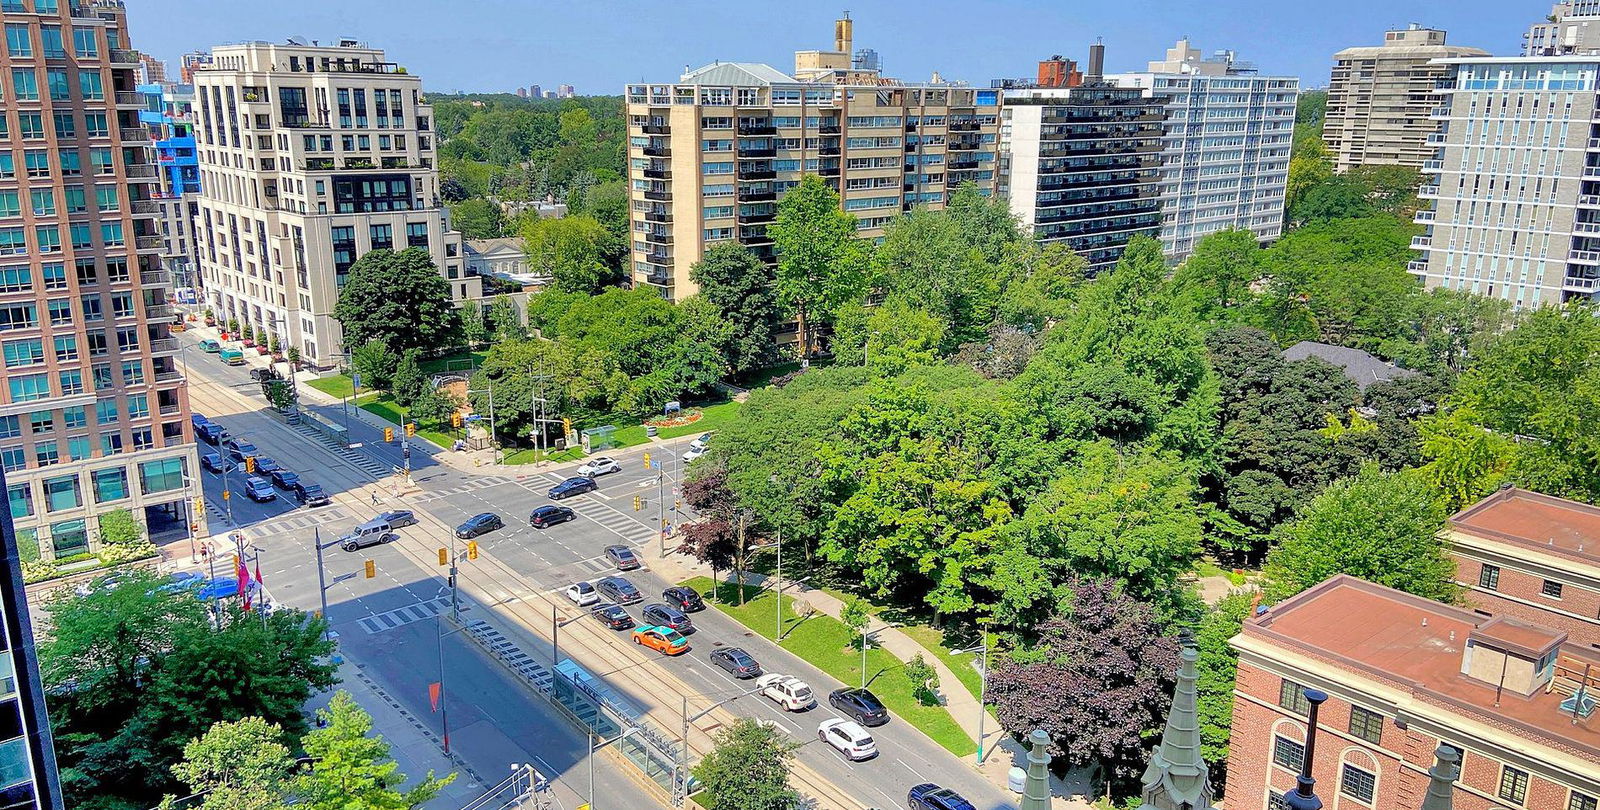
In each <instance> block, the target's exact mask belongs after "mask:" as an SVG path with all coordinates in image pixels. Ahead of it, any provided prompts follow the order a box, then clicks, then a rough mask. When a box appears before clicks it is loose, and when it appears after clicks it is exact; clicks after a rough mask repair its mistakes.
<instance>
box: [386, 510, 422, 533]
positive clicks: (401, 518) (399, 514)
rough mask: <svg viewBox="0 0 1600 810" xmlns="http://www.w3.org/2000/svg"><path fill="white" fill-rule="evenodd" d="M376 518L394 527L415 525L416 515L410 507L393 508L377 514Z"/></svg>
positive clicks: (401, 527)
mask: <svg viewBox="0 0 1600 810" xmlns="http://www.w3.org/2000/svg"><path fill="white" fill-rule="evenodd" d="M378 519H379V520H381V521H383V522H384V523H387V524H389V525H390V526H392V527H394V528H396V529H403V528H405V527H406V526H415V525H417V516H416V515H415V514H413V513H412V511H411V510H410V509H395V510H392V511H389V512H384V513H383V514H381V515H379V516H378Z"/></svg>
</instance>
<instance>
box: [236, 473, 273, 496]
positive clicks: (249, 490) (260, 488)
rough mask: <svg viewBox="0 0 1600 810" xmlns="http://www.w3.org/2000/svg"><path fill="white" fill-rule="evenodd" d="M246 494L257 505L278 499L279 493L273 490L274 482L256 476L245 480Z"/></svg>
mask: <svg viewBox="0 0 1600 810" xmlns="http://www.w3.org/2000/svg"><path fill="white" fill-rule="evenodd" d="M244 494H246V495H248V496H250V500H252V501H255V502H256V503H265V502H266V501H275V500H277V499H278V493H276V492H274V491H273V490H272V482H271V481H268V480H267V479H265V478H259V477H257V476H254V475H252V476H250V477H249V478H246V479H244Z"/></svg>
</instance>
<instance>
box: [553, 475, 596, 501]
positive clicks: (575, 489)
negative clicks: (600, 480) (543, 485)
mask: <svg viewBox="0 0 1600 810" xmlns="http://www.w3.org/2000/svg"><path fill="white" fill-rule="evenodd" d="M599 488H600V485H599V484H596V483H595V482H594V479H593V478H585V477H583V476H581V475H580V476H576V477H574V478H568V479H567V480H565V481H562V482H561V483H559V484H556V485H555V486H553V487H551V488H550V491H549V492H547V493H545V494H546V495H549V496H550V500H552V501H559V500H561V499H562V498H570V497H572V496H574V495H582V494H583V493H585V492H593V491H595V490H597V489H599Z"/></svg>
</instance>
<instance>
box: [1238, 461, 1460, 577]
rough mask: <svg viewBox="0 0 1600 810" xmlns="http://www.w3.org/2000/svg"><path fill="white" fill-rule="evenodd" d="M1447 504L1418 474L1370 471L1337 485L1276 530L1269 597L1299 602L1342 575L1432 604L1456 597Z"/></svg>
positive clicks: (1269, 567) (1267, 569)
mask: <svg viewBox="0 0 1600 810" xmlns="http://www.w3.org/2000/svg"><path fill="white" fill-rule="evenodd" d="M1444 520H1445V511H1444V505H1443V503H1442V501H1441V500H1440V498H1439V497H1438V494H1437V493H1436V491H1435V490H1434V489H1433V487H1432V486H1431V485H1430V484H1429V483H1428V481H1427V480H1426V478H1425V477H1424V476H1422V475H1420V474H1418V473H1417V472H1415V471H1405V472H1399V473H1385V472H1381V471H1379V470H1378V469H1377V468H1376V467H1375V466H1372V465H1368V466H1366V467H1363V468H1362V469H1361V472H1360V473H1359V474H1358V475H1356V476H1355V477H1354V478H1346V479H1342V480H1339V481H1336V482H1334V483H1333V484H1332V485H1330V486H1329V487H1328V488H1327V489H1326V490H1324V491H1323V493H1322V494H1321V495H1318V496H1317V497H1316V498H1315V499H1314V500H1312V501H1311V503H1310V504H1308V505H1307V506H1306V508H1305V509H1303V510H1301V511H1300V512H1299V513H1298V514H1297V515H1296V517H1295V520H1294V521H1293V522H1291V523H1286V524H1284V525H1282V526H1280V527H1279V528H1278V529H1277V531H1275V532H1274V539H1275V540H1276V544H1275V545H1276V547H1275V548H1273V550H1272V551H1271V553H1269V554H1268V555H1267V564H1266V567H1265V573H1266V575H1267V578H1268V581H1269V584H1268V587H1267V595H1268V597H1269V598H1271V599H1273V600H1278V599H1283V598H1286V597H1288V596H1292V595H1294V594H1296V593H1299V592H1300V591H1303V590H1305V589H1306V588H1309V587H1311V586H1312V585H1315V584H1317V583H1319V582H1321V581H1323V580H1325V579H1327V578H1329V577H1331V576H1334V575H1336V574H1350V575H1352V576H1356V577H1360V578H1362V579H1366V580H1370V581H1372V582H1376V583H1378V584H1380V585H1387V586H1389V587H1391V588H1398V589H1400V590H1402V591H1406V592H1408V593H1414V594H1416V595H1418V596H1423V597H1427V598H1429V599H1440V600H1444V601H1450V600H1451V599H1453V598H1454V597H1455V586H1454V584H1453V583H1452V580H1453V578H1454V575H1455V563H1454V562H1453V561H1452V560H1451V559H1450V556H1449V554H1447V553H1446V549H1445V546H1444V543H1443V541H1442V540H1441V539H1440V537H1439V532H1440V531H1441V530H1442V529H1443V528H1444Z"/></svg>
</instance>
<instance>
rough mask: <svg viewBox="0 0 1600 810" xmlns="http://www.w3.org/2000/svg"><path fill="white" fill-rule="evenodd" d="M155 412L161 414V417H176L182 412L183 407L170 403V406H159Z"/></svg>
mask: <svg viewBox="0 0 1600 810" xmlns="http://www.w3.org/2000/svg"><path fill="white" fill-rule="evenodd" d="M156 412H157V413H159V414H161V415H162V416H177V415H178V414H180V413H182V412H183V406H182V405H179V404H178V403H176V402H174V403H172V404H170V405H162V406H160V407H159V408H158V409H157V411H156Z"/></svg>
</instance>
